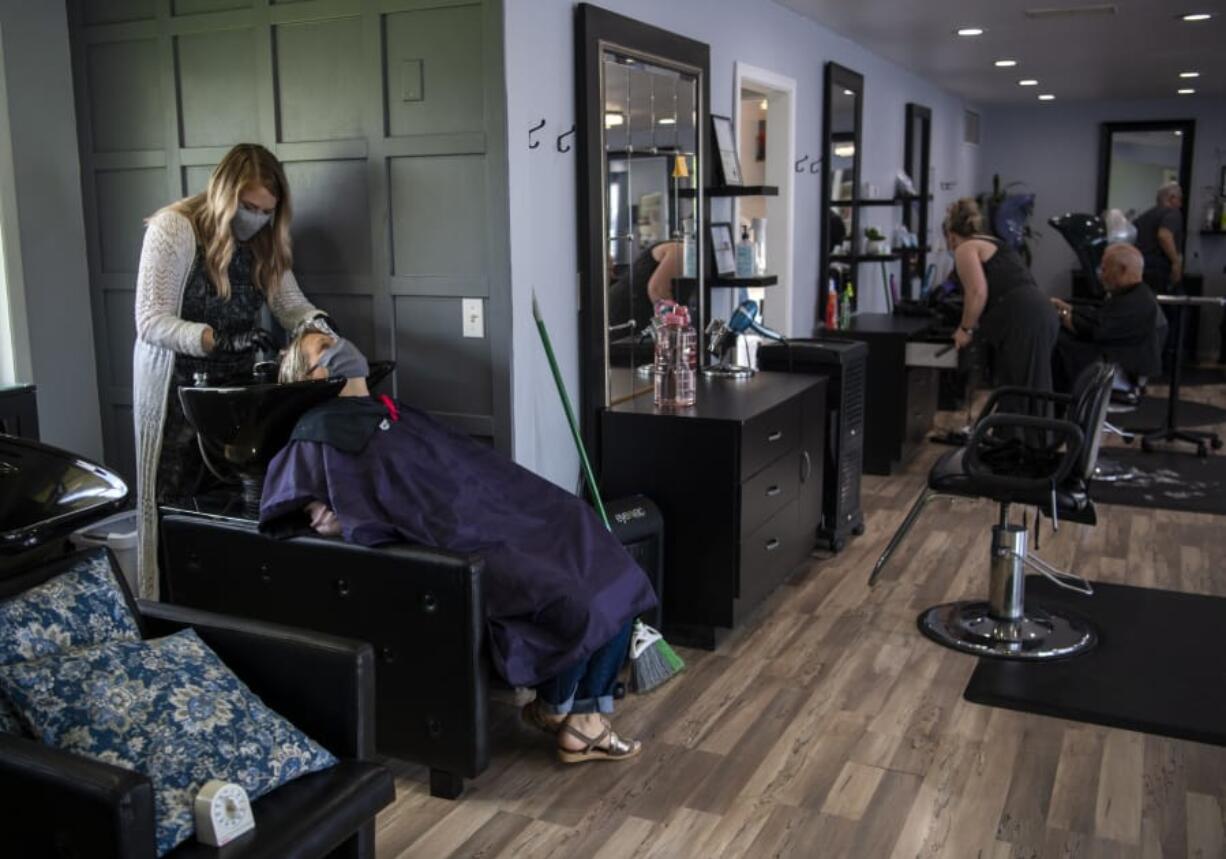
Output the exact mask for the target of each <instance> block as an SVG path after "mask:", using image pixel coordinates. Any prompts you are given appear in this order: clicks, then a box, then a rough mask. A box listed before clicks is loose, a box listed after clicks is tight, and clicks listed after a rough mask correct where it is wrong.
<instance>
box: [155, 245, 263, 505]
mask: <svg viewBox="0 0 1226 859" xmlns="http://www.w3.org/2000/svg"><path fill="white" fill-rule="evenodd" d="M252 270H253V260H252V256H251V249H250V248H247V247H241V246H240V247H239V248H238V249H237V250H236V251H235V252H234V258H233V259H232V260H231V261H230V268H229V270H228V273H229V275H230V298H229V300H227V301H223V300H222V299H221V298H219V297H218V295H217V290H216V288H214V286H213V284H212V282H211V281H210V280H209V276H208V273H207V271H206V270H205V268H204V253H203V251H202V250H201V249H199V248H197V249H196V259H195V261H194V262H193V263H192V270H191V273H190V274H189V275H188V276H187V284H186V286H185V287H184V289H183V305H182V307H181V309H180V311H179V316H180V318H182V319H186V320H188V321H189V322H203V323H205V324H206V325H208V326H210V327H211V328H212V329H213V331H214V332H217V333H222V332H224V333H226V334H239V333H242V332H243V331H249V330H251V329H252V328H254V327H255V326H256V324H257V322H258V320H259V315H260V311H261V309H263V307H264V294H263V293H262V292H260V290H259V289H258V288H257V287H256V285H255V284H254V283H253V282H252ZM254 363H255V355H254V353H252V352H245V353H243V354H239V355H234V354H216V353H215V354H212V355H208V356H206V357H204V358H197V357H195V356H193V355H183V354H178V355H175V365H174V373H173V375H172V376H171V379H170V391H169V396H168V397H167V398H166V420H165V421H164V422H163V424H162V453H161V456H160V457H159V458H158V473H157V499H158V501H159V502H162V501H168V500H172V499H179V498H185V497H188V496H191V495H194V494H196V493H197V492H200V491H201V490H202V489H204V488H207V487H208V486H209V485H210V484H211V483H213V480H212V476H211V474H210V473H209V472H208V469H207V468H206V467H205V465H204V460H203V459H202V458H201V456H200V447H199V445H197V444H196V431H195V430H193V429H192V426H191V424H189V423H188V422H187V417H186V416H185V415H184V414H183V406H182V405H181V404H180V403H179V388H180V387H181V386H183V385H187V386H189V387H190V386H191V385H192V384H193V380H194V378H195V374H196V373H207V374H208V378H209V384H210V385H228V384H238V383H245V382H250V381H251V375H252V370H253V367H254Z"/></svg>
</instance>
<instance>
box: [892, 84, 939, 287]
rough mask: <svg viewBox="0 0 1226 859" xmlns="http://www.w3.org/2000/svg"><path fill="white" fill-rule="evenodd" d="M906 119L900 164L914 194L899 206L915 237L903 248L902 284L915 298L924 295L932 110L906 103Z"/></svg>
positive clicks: (904, 222)
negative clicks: (907, 246) (912, 241)
mask: <svg viewBox="0 0 1226 859" xmlns="http://www.w3.org/2000/svg"><path fill="white" fill-rule="evenodd" d="M905 119H906V143H905V145H904V147H903V149H904V152H903V166H904V170H905V171H906V174H907V178H908V179H910V180H911V192H913V193H914V194H915V196H913V197H907V199H906V202H904V203H903V205H902V222H903V226H904V227H906V229H907V231H908V232H909V233H910V234H911V236H912V237H913V238H914V243H913V245H914V246H912V247H910V249H909V250H904V251H902V283H903V290H904V293H905V297H906V298H909V299H912V300H918V299H920V298H922V297H923V293H924V289H925V287H924V283H925V276H924V275H925V272H927V270H928V252H929V244H930V242H931V237H930V235H929V231H930V230H929V225H930V223H931V221H932V199H931V190H930V189H931V176H932V152H931V150H932V110H931V109H930V108H927V107H924V106H923V105H922V104H915V103H912V102H908V103H907V110H906V116H905ZM896 193H898V191H896Z"/></svg>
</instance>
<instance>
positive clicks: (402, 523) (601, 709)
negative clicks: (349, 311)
mask: <svg viewBox="0 0 1226 859" xmlns="http://www.w3.org/2000/svg"><path fill="white" fill-rule="evenodd" d="M366 375H367V365H366V359H365V358H364V357H363V356H362V354H361V353H360V352H359V351H358V350H357V349H356V348H355V347H354V346H353V344H352V343H350V342H348V341H346V340H343V339H339V338H334V337H329V336H327V335H324V334H319V333H307V334H304V335H303V336H301V337H299V338H298V339H297V340H295V341H294V342H293V343H292V344H291V345H290V347H289V349H288V350H287V352H286V354H285V357H284V359H283V361H282V365H281V380H282V381H283V382H293V381H301V380H303V379H307V378H326V377H328V376H343V377H345V378H347V379H348V382H347V383H346V385H345V387H344V388H343V389H342V391H341V394H340V396H339V397H338V398H336V399H334V400H331V401H329V402H328V403H325V404H324V405H322V406H318V407H316V408H315V409H313V410H311V411H310V412H307V413H306V415H304V416H303V417H302V419H301V420H300V421H299V423H298V425H297V427H296V428H295V430H294V432H293V435H292V436H291V440H290V442H289V444H288V445H287V446H286V447H285V449H284V450H282V451H281V452H280V453H279V454H277V456H276V458H274V459H273V461H272V463H271V464H270V466H269V469H268V475H267V478H266V480H265V483H264V495H263V500H262V503H261V509H260V525H261V528H262V529H265V530H270V531H273V532H274V533H276V532H277V530H278V529H281V528H284V527H285V526H286V525H287V524H288V525H290V526H293V525H295V524H296V525H298V526H299V527H302V526H305V525H306V524H308V523H309V525H310V526H311V527H312V528H314V529H315V530H316V531H319V532H320V533H324V534H331V535H340V536H342V537H343V538H344V539H345V540H347V541H350V542H353V543H360V544H362V545H366V546H378V545H384V544H388V543H395V542H404V541H408V542H415V543H420V544H424V545H427V546H433V547H437V548H443V549H447V550H450V551H455V552H462V553H471V554H479V555H481V556H482V557H484V559H485V569H486V578H485V581H484V589H485V594H486V606H487V618H486V624H487V640H488V642H489V651H490V656H491V658H492V660H493V663H494V667H495V668H496V670H497V671H498V672H499V674H501V675H502V677H503V678H505V679H506V681H507V682H508V683H510V684H512V685H514V686H533V687H535V688H536V690H537V699H536V701H534V702H532V703H531V704H529V705H528V706H527V707H526V708H525V710H524V717H525V719H526V720H527V721H528V722H529V723H531V724H532V725H533V726H535V727H537V728H540V729H541V730H544V731H547V732H549V733H551V734H555V735H556V737H557V740H556V741H557V753H558V757H559V758H560V759H561V760H562V761H563V762H566V763H579V762H582V761H587V760H619V759H624V758H630V757H633V756H634V755H636V754H637V753H638V752H639V749H640V744H639V743H638V742H637V741H634V740H626V739H623V738H621V737H619V736H618V735H617V734H616V733H614V732H613V730H612V728H611V726H610V725H609V722H608V720H607V719H606V718H605V715H606V714H609V713H611V712H612V709H613V695H612V693H613V686H614V684H615V683H616V680H617V674H618V670H619V669H620V667H621V665H622V663H623V661H624V659H625V656H626V653H627V650H628V646H629V638H630V624H631V623H632V621H633V620H634V618H635V617H636V616H637V615H639V614H641V613H642V612H644V611H647V610H649V609H651V608H652V607H653V606H655V604H656V597H655V594H654V593H653V591H652V588H651V584H650V583H649V582H648V580H647V577H646V575H644V573H643V571H642V570H641V569H640V568H639V567H638V566H637V565H636V564H635V562H634V561H633V560H632V559H631V558H630V556H629V555H628V554H627V553H626V551H625V550H624V549H623V548H622V546H621V544H620V543H619V542H618V541H617V539H616V538H615V537H614V536H613V535H612V534H610V533H609V532H608V531H607V530H606V529H605V528H604V527H603V526H602V524H601V522H600V520H599V519H598V518H597V517H596V516H595V515H594V513H593V512H592V510H591V508H589V507H588V506H587V505H586V504H585V503H584V502H583V501H582V500H580V499H579V498H576V497H575V496H573V495H571V494H570V493H568V492H565V491H563V490H562V489H560V488H558V487H557V486H555V485H553V484H552V483H550V482H548V481H546V480H543V479H541V478H539V477H537V476H536V475H534V474H532V473H531V472H529V471H527V470H526V469H524V468H521V467H519V466H518V465H516V464H515V463H513V462H511V461H510V460H508V459H507V458H505V457H504V456H502V455H501V454H499V453H498V452H496V451H494V450H492V449H490V448H489V447H486V446H484V445H481V444H479V443H477V442H475V441H473V440H472V439H471V438H469V437H468V436H466V435H463V434H461V433H459V432H455V431H453V430H451V429H449V428H447V427H445V426H443V425H442V424H440V423H438V422H437V421H435V420H433V419H431V418H430V417H428V416H427V415H425V414H423V413H422V412H420V411H417V410H416V409H412V408H410V407H408V406H405V405H402V404H398V403H395V402H393V401H391V400H390V399H388V398H382V401H377V400H374V399H372V398H371V397H370V394H369V391H368V390H367V388H366V381H365V379H366ZM424 658H429V655H428V654H426V655H424Z"/></svg>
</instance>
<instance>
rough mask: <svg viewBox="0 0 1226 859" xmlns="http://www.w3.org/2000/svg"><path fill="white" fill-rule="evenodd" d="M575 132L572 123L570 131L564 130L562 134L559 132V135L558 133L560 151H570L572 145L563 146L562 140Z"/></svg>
mask: <svg viewBox="0 0 1226 859" xmlns="http://www.w3.org/2000/svg"><path fill="white" fill-rule="evenodd" d="M574 133H575V127H574V126H573V125H572V126H571V127H570V131H564V132H562V133H561V134H559V135H558V151H559V152H570V150H571V147H570V146H563V145H562V141H563V140H565V139H566V138H568V137H570V136H571V135H572V134H574Z"/></svg>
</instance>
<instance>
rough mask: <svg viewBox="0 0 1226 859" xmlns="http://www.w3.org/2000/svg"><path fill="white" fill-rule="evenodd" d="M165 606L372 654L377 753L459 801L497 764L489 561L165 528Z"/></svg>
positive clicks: (189, 518)
mask: <svg viewBox="0 0 1226 859" xmlns="http://www.w3.org/2000/svg"><path fill="white" fill-rule="evenodd" d="M161 544H162V551H163V557H162V571H163V574H164V575H165V581H166V588H165V593H164V595H163V596H164V598H165V599H166V600H168V601H169V602H172V603H175V604H177V605H186V606H191V607H193V608H200V609H206V610H210V611H224V612H226V613H229V614H235V615H239V616H242V617H252V618H259V619H261V620H268V621H273V622H277V623H289V624H294V625H296V626H301V627H304V628H307V629H316V630H319V631H321V632H325V633H329V634H332V635H344V636H348V637H352V638H359V639H362V640H365V641H369V642H371V643H372V644H373V645H374V654H375V663H376V665H377V674H378V683H377V684H376V692H375V694H376V708H375V709H376V714H377V715H376V718H377V720H378V737H379V752H380V753H381V754H385V755H388V756H391V757H395V758H400V759H403V760H407V761H412V762H414V763H420V764H425V765H426V766H427V767H429V768H430V792H431V794H433V795H434V796H437V797H442V798H446V799H454V798H456V797H457V796H459V794H460V793H461V791H462V790H463V784H464V778H466V777H468V778H472V777H475V776H477V775H478V774H479V773H481V772H482V771H483V770H484V769H485V768H486V767H487V766H488V765H489V739H488V737H489V727H488V717H487V709H488V700H489V682H490V674H491V672H490V669H489V666H488V664H487V662H488V661H487V659H486V658H485V655H484V651H483V647H484V641H485V602H484V598H483V595H482V573H483V569H484V562H483V561H482V560H481V559H480V558H479V557H476V556H471V557H470V556H464V555H458V554H455V553H453V552H446V551H442V550H437V549H430V548H426V547H424V546H414V545H407V544H400V545H393V546H384V547H381V548H378V549H370V548H366V547H363V546H357V545H354V544H352V543H346V542H344V541H342V540H339V539H328V538H324V537H317V536H309V537H294V538H292V539H289V540H274V539H272V538H270V537H267V536H265V535H263V534H260V533H259V532H258V531H256V529H255V527H254V526H253V525H245V524H236V523H233V522H226V521H221V520H213V519H207V518H204V517H201V516H195V515H183V514H170V513H168V514H167V515H164V516H163V518H162V541H161Z"/></svg>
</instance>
